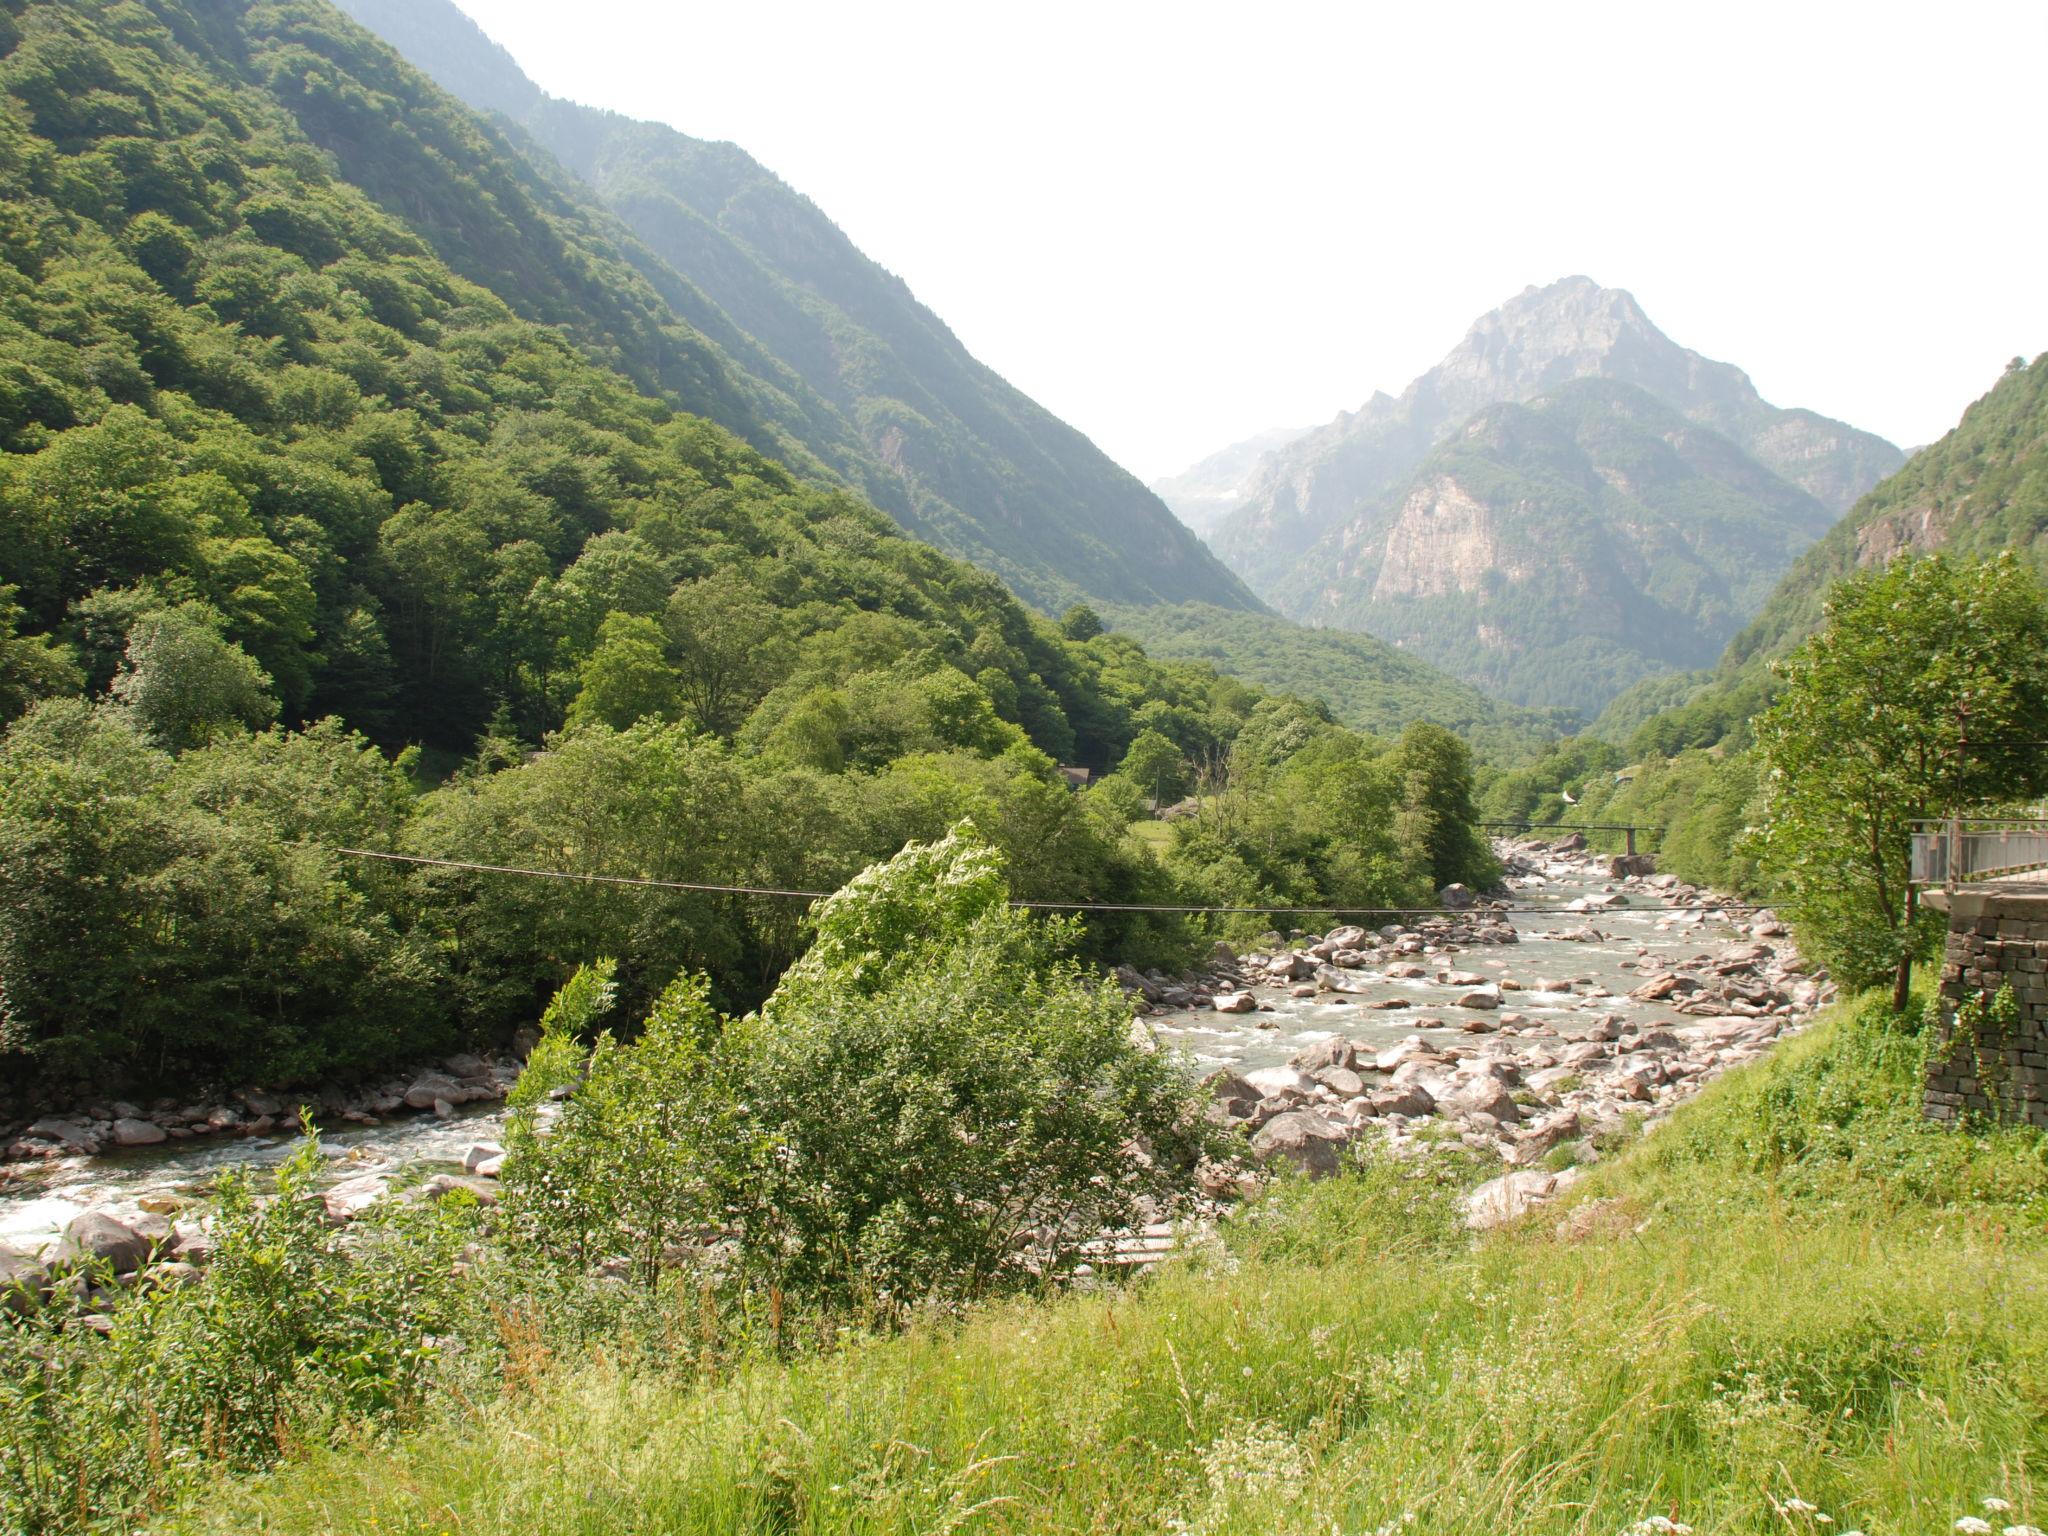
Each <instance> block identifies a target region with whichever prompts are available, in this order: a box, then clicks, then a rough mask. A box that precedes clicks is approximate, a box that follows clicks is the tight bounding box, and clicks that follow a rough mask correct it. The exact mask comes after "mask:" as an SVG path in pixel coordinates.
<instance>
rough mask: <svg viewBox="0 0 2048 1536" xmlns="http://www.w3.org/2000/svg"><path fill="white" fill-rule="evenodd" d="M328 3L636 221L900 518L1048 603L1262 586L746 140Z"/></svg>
mask: <svg viewBox="0 0 2048 1536" xmlns="http://www.w3.org/2000/svg"><path fill="white" fill-rule="evenodd" d="M340 3H341V9H343V10H344V11H346V12H348V13H349V14H350V15H351V16H353V17H354V18H355V19H356V20H358V21H359V22H361V23H362V24H363V25H365V26H367V27H369V28H370V29H371V30H373V31H375V32H377V33H379V34H381V35H382V36H383V37H384V38H385V39H386V40H387V41H389V42H390V43H392V44H393V45H394V46H395V47H396V48H397V49H398V50H399V51H400V52H401V53H403V54H404V55H405V56H406V57H407V59H408V60H409V61H410V62H411V63H412V64H414V65H415V66H416V67H417V68H419V69H421V70H423V71H424V72H425V73H426V74H428V75H430V76H432V77H433V78H434V79H435V80H437V81H438V82H440V83H441V85H442V86H443V87H444V88H446V89H448V90H450V91H452V92H453V93H454V94H456V95H457V96H459V97H461V98H462V99H464V100H465V101H467V102H469V103H470V105H472V106H473V107H476V108H478V109H479V110H482V111H486V112H490V113H496V114H499V115H500V117H501V118H502V119H503V120H505V121H506V122H509V123H510V124H511V125H513V133H512V137H513V138H514V139H515V141H518V142H520V143H521V144H522V146H523V148H524V150H525V152H526V154H527V156H528V158H529V160H530V161H532V162H533V165H534V172H535V175H536V177H537V178H539V179H540V180H542V181H552V184H553V188H554V190H555V192H556V193H557V194H558V195H560V196H562V197H565V198H569V199H572V200H573V199H576V198H579V197H580V198H581V199H582V200H584V201H586V202H589V203H593V204H596V205H598V206H599V207H600V208H601V210H602V212H603V214H604V215H605V216H607V217H609V218H610V219H612V220H615V221H616V222H617V223H618V224H619V225H622V226H623V228H624V230H627V231H630V238H629V239H626V240H622V241H619V242H618V243H619V245H620V248H621V249H622V250H623V252H624V253H625V255H626V256H627V259H628V260H630V261H632V262H633V263H634V265H636V266H637V267H639V268H640V271H641V274H642V276H643V277H644V278H645V279H646V280H647V281H648V282H649V283H650V284H651V285H652V286H653V287H654V288H655V289H656V290H657V291H659V292H660V293H661V294H662V296H663V298H664V299H666V300H667V301H668V303H669V304H670V305H671V306H672V307H673V308H674V309H675V311H676V312H677V313H678V314H679V315H681V316H682V317H683V318H684V319H686V320H688V321H689V323H690V324H691V325H693V326H694V327H695V328H696V329H697V330H699V331H701V332H702V333H704V334H705V335H706V336H708V337H711V338H712V339H713V340H714V341H716V342H717V343H718V344H719V345H720V346H721V348H722V349H723V350H724V351H725V353H726V354H727V355H728V356H729V357H731V358H732V359H733V360H734V361H735V362H736V364H737V365H738V366H739V367H740V368H742V369H743V370H745V371H746V372H748V373H749V374H750V375H752V376H753V377H756V378H759V379H762V380H764V381H766V382H767V383H769V384H770V385H772V387H773V388H774V390H775V392H776V393H777V395H778V397H779V399H780V400H781V401H782V402H785V404H784V407H783V409H782V411H781V412H780V421H781V423H782V425H783V426H784V430H785V431H786V432H787V433H788V435H789V436H790V437H791V438H792V439H793V440H794V441H795V442H796V443H797V444H798V445H799V446H800V447H801V448H802V449H803V450H804V452H805V453H807V454H808V455H811V456H814V457H815V458H816V459H817V460H819V461H821V462H822V463H824V464H826V465H829V466H830V467H831V469H832V470H833V471H834V472H835V473H836V474H838V475H839V476H841V477H842V478H845V479H847V480H848V481H849V482H851V483H852V484H853V485H854V486H855V487H856V488H857V489H859V490H860V491H862V492H863V493H864V494H866V495H867V496H869V497H870V498H871V499H872V500H873V501H874V502H875V503H876V504H877V505H879V506H881V507H882V508H883V509H884V510H885V511H887V512H889V513H890V515H891V516H893V517H895V518H896V520H897V521H898V522H899V523H901V524H902V525H903V526H904V527H905V528H906V529H908V530H909V531H911V532H913V533H915V534H917V535H918V536H919V537H921V538H924V539H927V540H929V541H930V542H932V543H934V544H937V545H938V546H939V547H940V548H942V549H945V550H947V551H949V552H951V553H953V554H957V555H960V556H962V557H964V558H966V559H969V560H973V561H974V562H976V563H977V564H980V565H982V566H984V567H985V568H987V569H990V570H992V571H995V572H996V573H997V574H998V575H1000V576H1002V577H1003V578H1004V579H1005V580H1006V581H1007V582H1009V584H1010V585H1011V586H1012V587H1013V588H1014V589H1015V590H1016V591H1018V592H1019V594H1020V595H1022V596H1024V597H1025V598H1026V599H1027V600H1029V601H1031V602H1034V603H1036V604H1038V605H1039V606H1041V607H1044V608H1057V607H1060V606H1063V605H1064V604H1066V603H1068V602H1071V601H1075V600H1079V599H1082V598H1093V599H1098V600H1102V601H1108V602H1122V603H1147V602H1182V601H1200V602H1208V603H1215V604H1219V605H1222V606H1225V607H1238V608H1256V607H1257V606H1258V604H1257V601H1256V599H1254V598H1253V596H1252V595H1251V593H1250V591H1249V590H1248V589H1247V588H1246V587H1245V586H1244V585H1243V584H1242V583H1241V582H1240V581H1239V580H1238V579H1237V578H1236V577H1235V576H1234V575H1233V574H1231V572H1230V571H1229V570H1227V569H1226V568H1225V567H1224V566H1223V564H1222V563H1221V562H1220V561H1218V560H1217V559H1216V558H1215V557H1214V556H1213V555H1212V554H1211V553H1210V552H1209V550H1208V549H1207V548H1206V547H1205V546H1204V545H1203V544H1202V543H1201V541H1200V540H1199V539H1197V538H1195V537H1194V536H1193V535H1192V534H1191V533H1189V532H1188V530H1187V529H1186V528H1184V527H1183V526H1182V525H1181V524H1180V522H1179V521H1178V520H1177V519H1176V518H1175V517H1174V516H1173V514H1172V513H1171V512H1169V511H1168V510H1167V508H1166V506H1165V505H1164V504H1163V503H1162V502H1161V501H1160V500H1159V499H1158V498H1157V497H1156V496H1154V495H1153V494H1152V493H1151V492H1150V491H1148V490H1147V489H1146V488H1145V487H1144V486H1143V485H1142V484H1141V483H1140V482H1139V481H1138V480H1137V478H1136V477H1135V476H1133V475H1131V474H1129V473H1128V472H1127V471H1125V470H1123V469H1121V468H1120V467H1118V466H1117V465H1116V464H1115V463H1114V462H1112V461H1111V460H1110V459H1109V458H1108V457H1107V456H1106V455H1105V454H1103V453H1102V452H1101V451H1100V450H1099V449H1097V448H1096V447H1095V446H1094V445H1093V444H1092V443H1091V442H1089V441H1088V439H1087V438H1086V437H1085V436H1083V435H1082V434H1081V433H1080V432H1078V431H1076V430H1075V429H1074V428H1072V427H1070V426H1068V425H1067V424H1066V423H1064V422H1062V421H1060V420H1059V419H1058V418H1057V417H1055V416H1053V415H1052V414H1051V413H1050V412H1048V411H1046V410H1045V409H1044V408H1043V407H1041V406H1039V405H1037V404H1036V403H1035V402H1034V401H1032V400H1030V399H1029V398H1027V397H1026V396H1025V395H1023V394H1022V393H1021V392H1019V391H1018V390H1016V389H1014V388H1013V387H1011V386H1010V385H1009V384H1008V383H1006V382H1005V381H1004V380H1003V379H1002V378H1000V377H999V376H998V375H997V374H995V373H994V372H993V371H992V370H990V369H989V368H987V367H986V366H984V365H983V364H981V363H979V362H978V361H976V360H975V359H974V358H973V357H972V356H971V355H970V354H969V353H968V352H967V350H966V348H965V347H963V346H962V345H961V344H960V342H959V340H958V338H956V337H955V336H954V335H953V334H952V332H951V331H950V330H948V329H947V327H946V326H945V324H944V322H942V321H941V320H940V319H939V318H938V317H937V316H936V315H934V314H933V313H932V312H931V311H930V310H929V309H927V308H926V307H925V306H923V305H922V304H920V303H918V301H917V299H916V298H915V296H914V295H912V293H911V292H910V289H909V288H908V286H907V285H906V284H905V283H904V282H903V281H902V280H901V279H900V278H897V277H895V276H894V275H892V274H890V273H888V272H886V271H884V270H883V269H882V268H881V267H879V266H877V265H876V264H875V263H874V262H872V261H870V260H869V259H868V258H867V257H866V256H864V255H862V254H861V252H860V251H859V250H858V249H856V248H855V247H854V245H853V244H852V242H851V241H849V240H848V239H847V238H846V236H845V235H844V234H843V233H842V232H841V231H840V230H839V229H838V227H837V226H836V225H834V224H833V223H832V222H831V221H830V219H828V218H827V217H826V216H825V215H824V214H823V213H822V212H820V211H819V209H818V208H817V207H816V206H815V205H814V204H813V203H812V202H811V201H810V200H809V199H808V198H805V197H803V196H801V195H800V194H798V193H796V192H795V191H793V190H792V189H791V188H790V187H788V186H787V185H786V184H785V183H783V182H782V181H781V180H780V179H778V178H777V177H775V176H774V175H773V174H772V173H770V172H769V171H767V170H766V169H764V168H763V167H762V166H761V165H759V164H758V163H757V162H755V161H754V160H753V159H752V158H751V157H750V156H748V155H747V154H746V153H745V152H744V151H743V150H741V149H739V148H738V147H737V146H735V145H731V144H723V143H708V142H705V141H702V140H698V139H693V138H690V137H688V136H687V135H685V134H681V133H678V132H676V131H675V130H673V129H670V128H667V127H665V126H663V125H660V124H656V123H645V122H637V121H634V120H632V119H629V118H625V117H621V116H618V115H616V114H613V113H609V112H604V111H600V110H597V109H595V108H591V107H585V106H580V105H577V104H574V103H571V102H566V101H561V100H557V99H555V98H552V97H550V96H548V95H547V94H546V93H545V92H543V91H542V90H541V89H540V88H539V87H538V86H537V85H535V84H534V83H533V81H531V80H530V79H528V78H527V77H526V76H525V74H524V73H523V72H522V71H521V70H520V69H519V66H518V65H517V64H516V63H515V62H514V61H513V59H512V57H511V55H509V54H508V53H506V51H505V50H504V49H503V48H501V47H499V46H498V45H497V44H495V43H493V42H492V41H491V40H490V39H489V38H488V37H487V36H485V34H484V33H483V32H482V31H481V30H480V29H479V28H478V27H477V26H476V25H475V23H474V22H472V21H471V20H470V19H469V18H468V17H467V16H466V15H464V14H463V13H462V12H461V11H460V10H458V9H457V8H456V7H455V6H454V5H453V4H451V3H449V0H340ZM564 170H566V171H567V172H568V173H569V174H568V175H567V176H564V175H563V174H562V172H563V171H564ZM572 179H573V183H574V184H573V185H567V183H570V182H571V181H572Z"/></svg>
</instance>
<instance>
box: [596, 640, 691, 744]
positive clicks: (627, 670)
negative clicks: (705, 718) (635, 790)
mask: <svg viewBox="0 0 2048 1536" xmlns="http://www.w3.org/2000/svg"><path fill="white" fill-rule="evenodd" d="M681 703H682V700H681V690H680V689H679V688H677V686H676V676H675V673H674V672H673V671H672V670H671V669H670V667H669V664H668V659H667V658H666V657H664V656H663V655H662V653H661V626H660V625H658V624H656V623H655V622H654V620H652V619H649V618H643V617H641V616H640V615H639V614H631V613H613V614H611V615H609V616H608V617H607V618H606V619H605V621H604V625H603V627H602V628H601V629H599V631H598V634H597V645H596V647H595V648H594V649H593V650H592V651H591V653H590V655H589V656H587V657H585V658H584V662H583V668H582V672H581V675H580V678H579V680H578V686H577V689H576V699H575V702H574V703H572V704H571V705H570V706H569V720H568V723H569V725H570V726H571V727H572V728H573V727H575V726H579V725H592V724H595V725H607V726H610V727H611V728H612V729H613V730H615V731H623V730H625V729H626V728H627V727H628V726H630V725H632V724H633V723H634V722H635V721H638V720H659V721H671V720H674V719H675V718H676V717H677V715H678V714H679V713H680V712H681Z"/></svg>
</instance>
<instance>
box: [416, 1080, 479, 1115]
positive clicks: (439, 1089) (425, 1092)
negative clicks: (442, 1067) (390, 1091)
mask: <svg viewBox="0 0 2048 1536" xmlns="http://www.w3.org/2000/svg"><path fill="white" fill-rule="evenodd" d="M469 1098H470V1093H469V1090H468V1089H467V1088H464V1087H463V1086H462V1084H460V1083H458V1082H457V1081H455V1079H454V1078H452V1077H450V1076H448V1075H447V1074H446V1073H444V1072H423V1073H421V1074H420V1075H419V1077H417V1078H415V1079H414V1080H413V1084H412V1086H411V1087H410V1088H407V1089H406V1090H405V1102H406V1103H407V1104H409V1105H411V1106H412V1107H413V1108H414V1109H432V1108H433V1107H434V1101H435V1100H436V1099H444V1100H446V1101H447V1102H448V1103H450V1104H466V1103H468V1102H469Z"/></svg>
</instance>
